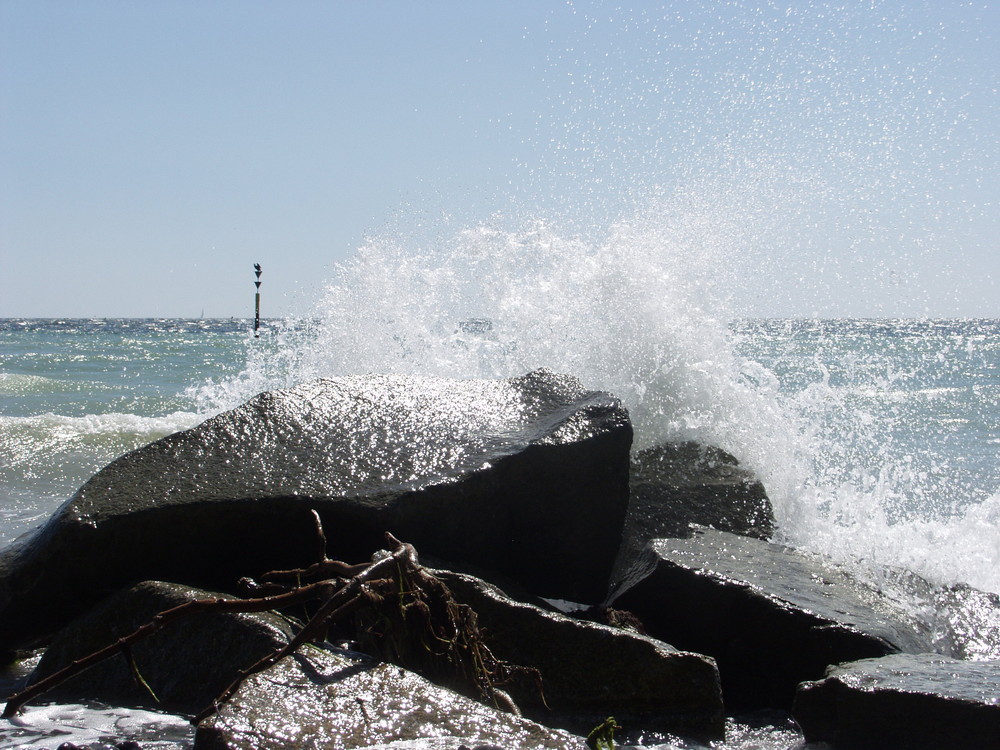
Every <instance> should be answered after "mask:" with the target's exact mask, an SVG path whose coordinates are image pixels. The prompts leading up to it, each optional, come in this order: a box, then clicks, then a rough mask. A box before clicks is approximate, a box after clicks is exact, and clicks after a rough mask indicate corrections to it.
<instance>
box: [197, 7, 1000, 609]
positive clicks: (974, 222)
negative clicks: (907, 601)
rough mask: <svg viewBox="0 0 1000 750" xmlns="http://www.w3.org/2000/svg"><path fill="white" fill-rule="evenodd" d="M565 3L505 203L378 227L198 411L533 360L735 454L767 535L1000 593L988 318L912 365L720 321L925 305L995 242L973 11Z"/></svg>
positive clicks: (875, 566) (863, 345)
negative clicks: (482, 215)
mask: <svg viewBox="0 0 1000 750" xmlns="http://www.w3.org/2000/svg"><path fill="white" fill-rule="evenodd" d="M561 12H563V13H564V15H565V17H563V16H558V17H555V16H554V18H553V27H555V26H557V25H558V24H564V25H566V28H565V29H564V31H565V33H564V34H562V36H560V37H559V38H558V39H556V38H555V36H554V37H553V40H552V41H551V42H550V44H551V50H552V51H551V54H550V56H549V69H548V70H547V71H546V82H547V85H548V89H549V90H548V92H547V93H548V98H547V101H546V102H544V103H542V104H540V105H539V108H538V112H537V116H536V124H535V130H534V131H533V132H531V133H529V134H527V135H526V136H525V142H526V144H527V145H528V146H531V147H533V148H534V149H535V151H536V152H537V153H536V154H535V157H537V162H535V161H531V160H530V159H528V160H526V161H525V163H523V164H522V165H521V169H522V172H523V174H522V175H521V176H520V177H519V178H518V179H516V180H514V181H513V184H512V188H511V190H512V193H514V195H512V196H506V197H504V198H502V199H498V202H497V204H496V210H497V214H496V215H494V216H492V217H491V218H489V219H488V220H485V221H482V220H471V221H465V222H460V224H461V226H459V228H457V229H456V228H455V227H454V226H453V222H451V221H449V220H447V219H446V218H443V219H442V220H441V222H440V225H439V226H437V227H434V228H431V229H430V230H428V229H427V227H426V225H425V226H422V227H420V228H419V229H418V228H417V227H416V224H417V223H419V222H416V221H414V226H409V227H407V226H403V227H400V228H398V229H396V230H394V231H389V230H387V231H385V232H383V233H381V234H377V235H373V236H371V237H370V238H369V239H368V240H367V242H366V243H365V244H364V246H363V247H362V248H360V249H359V250H358V252H357V253H356V255H355V256H354V257H353V258H351V259H350V260H347V261H345V262H343V263H341V264H340V265H339V266H337V268H336V271H335V274H334V278H333V279H332V280H331V282H330V283H329V286H328V287H327V288H326V289H325V291H324V292H323V294H322V295H321V299H320V300H319V302H318V303H317V306H316V309H315V310H314V311H313V313H312V315H311V316H310V317H309V318H308V319H306V320H304V321H298V322H296V323H294V324H290V325H289V326H287V327H286V328H283V329H281V330H278V331H275V332H274V333H273V335H272V336H271V337H270V338H269V339H268V340H266V341H264V340H262V341H261V345H260V346H259V347H256V348H255V349H254V350H253V351H251V353H250V361H249V363H248V366H247V368H246V370H245V371H244V372H243V373H242V374H241V375H240V376H239V377H238V378H234V379H232V380H229V381H226V382H224V383H218V384H212V385H211V386H208V387H205V388H202V389H200V390H198V391H197V392H194V393H193V395H194V396H195V397H196V399H197V400H198V403H199V404H201V407H202V409H203V410H206V411H215V410H218V409H220V408H224V407H227V406H232V405H234V404H235V403H238V402H239V401H241V400H242V399H244V398H246V397H247V396H249V395H252V394H253V393H256V392H258V391H260V390H264V389H265V388H273V387H282V386H286V385H290V384H292V383H296V382H300V381H302V380H305V379H309V378H312V377H316V376H324V375H340V374H351V373H364V372H399V373H407V374H430V375H441V376H447V377H467V378H472V377H507V376H513V375H520V374H523V373H524V372H527V371H528V370H531V369H534V368H536V367H549V368H552V369H554V370H560V371H565V372H570V373H573V374H575V375H577V376H579V377H580V378H581V379H582V380H583V381H584V383H585V384H587V385H588V386H589V387H592V388H595V389H603V390H608V391H611V392H613V393H615V394H616V395H618V396H619V397H620V398H621V399H622V400H623V401H624V403H625V404H626V406H627V407H628V409H629V411H630V413H631V415H632V418H633V421H634V424H635V427H636V445H637V447H639V448H641V447H645V446H648V445H652V444H656V443H658V442H662V441H665V440H688V439H694V440H701V441H703V442H706V443H711V444H714V445H717V446H719V447H722V448H724V449H726V450H728V451H730V452H731V453H733V454H734V455H736V456H737V458H739V459H740V460H741V461H742V462H744V463H745V464H746V465H747V466H749V467H750V468H751V469H753V470H754V471H755V472H756V473H757V474H758V476H759V477H760V478H761V480H762V481H763V483H764V485H765V487H766V488H767V490H768V493H769V495H770V497H771V499H772V502H773V504H774V507H775V514H776V517H777V521H778V526H779V535H780V537H781V540H782V541H784V542H788V543H791V544H793V545H795V546H799V547H804V548H807V549H812V550H816V551H819V552H822V553H824V554H827V555H830V556H832V557H833V558H835V559H837V560H839V561H842V562H845V563H850V564H852V565H853V564H857V563H858V561H861V565H862V567H863V568H864V569H865V570H866V571H867V574H868V575H869V576H870V577H875V578H878V577H879V576H880V575H882V571H885V570H887V569H889V568H892V567H903V568H906V569H909V570H912V571H915V572H917V573H919V574H921V575H925V576H927V577H929V578H930V579H932V580H933V581H935V582H936V583H940V584H950V583H955V582H967V583H972V584H974V585H976V586H979V587H982V588H984V589H988V590H991V591H998V592H1000V523H998V513H1000V497H998V495H997V494H996V492H997V487H998V485H1000V477H998V475H997V470H996V461H995V446H996V445H997V439H998V438H997V432H998V428H997V415H996V408H995V407H994V406H991V404H995V403H997V402H998V401H1000V399H998V393H997V384H996V376H995V371H996V370H995V368H996V362H997V356H998V352H997V348H996V344H995V343H991V341H995V339H991V336H992V335H993V333H995V326H994V327H993V328H989V327H987V328H986V329H983V330H985V331H986V333H985V334H984V333H983V330H980V331H978V332H976V331H975V330H971V329H970V330H971V332H967V333H968V335H966V334H965V333H963V334H961V336H964V344H963V346H965V347H966V353H965V355H961V352H960V351H958V350H955V351H951V350H949V347H950V346H953V344H954V342H953V341H951V338H949V336H948V335H945V334H942V333H941V332H939V331H934V330H926V331H923V332H918V333H917V334H915V335H914V336H911V337H910V338H909V339H908V342H909V343H908V344H907V345H908V346H911V348H912V349H913V351H914V352H916V353H917V354H918V355H920V356H923V357H924V361H923V362H922V363H921V364H920V366H915V365H912V363H910V362H908V361H907V357H909V356H910V354H909V353H907V352H904V351H903V350H902V349H892V348H891V347H889V348H888V349H885V350H878V348H877V346H874V345H873V344H871V342H874V341H889V342H892V341H897V340H898V336H896V334H897V333H898V331H897V330H896V329H894V328H893V326H891V325H890V326H889V329H892V330H881V329H879V328H878V326H872V327H870V328H867V329H864V330H863V331H860V332H859V331H854V332H850V331H848V332H846V333H845V332H843V331H838V330H832V329H831V330H829V331H819V332H814V335H811V336H806V337H803V336H800V335H799V332H797V331H795V330H792V331H789V332H788V333H787V335H771V333H772V332H768V331H761V330H747V329H745V328H739V327H737V330H736V331H734V330H733V328H732V327H731V325H730V323H731V321H732V320H734V319H741V318H754V317H767V316H773V315H774V314H775V312H774V311H776V310H781V309H796V310H797V311H800V312H801V311H802V310H806V311H808V313H807V314H811V315H812V317H818V314H817V313H819V312H824V313H828V314H829V315H830V317H837V316H843V315H845V314H846V315H855V316H857V315H859V313H858V312H857V311H863V312H862V313H860V314H863V315H884V314H886V311H888V312H890V313H891V314H892V315H899V314H906V315H910V316H916V317H920V316H921V315H922V314H923V310H924V309H925V308H926V303H927V302H928V300H929V299H931V297H932V296H933V295H932V294H931V292H929V291H928V288H929V287H926V286H925V285H926V282H927V279H928V277H930V276H933V277H935V278H954V277H955V274H956V273H957V272H956V271H955V270H953V269H952V264H951V259H952V258H953V257H956V256H958V255H963V254H968V253H970V252H973V251H975V252H977V253H979V254H980V257H983V258H986V257H987V256H986V255H985V254H983V253H982V240H981V239H977V236H984V235H985V234H988V233H984V232H983V231H982V230H983V229H984V228H986V229H988V228H989V226H992V224H990V222H995V219H996V212H995V209H994V208H992V207H991V206H990V204H989V203H988V202H984V201H983V199H982V197H981V195H980V193H981V191H982V188H983V186H984V185H986V184H987V183H988V180H989V179H990V177H989V175H990V174H991V172H996V171H997V170H996V169H995V167H997V152H996V149H995V139H994V138H993V137H992V132H993V129H992V127H993V124H995V123H997V107H996V97H995V91H994V96H993V97H992V98H991V97H989V96H987V95H986V94H984V93H983V92H982V91H978V89H977V87H976V85H975V84H974V83H973V81H974V79H975V71H976V69H977V66H981V65H982V64H983V61H984V59H985V58H980V57H979V56H980V55H988V54H992V53H990V52H988V50H989V49H990V45H991V41H990V39H989V29H990V28H991V26H990V24H989V23H986V22H984V21H983V19H982V18H980V17H979V16H980V15H981V14H982V13H986V11H984V10H982V9H976V8H974V7H972V6H970V5H961V6H960V7H959V6H957V5H956V6H954V7H952V5H950V4H949V5H947V7H944V6H942V7H938V6H933V7H930V6H927V5H926V4H924V5H920V6H919V7H918V6H916V5H914V6H913V7H910V6H907V5H906V4H903V5H896V4H889V3H883V2H872V3H864V4H853V5H852V4H844V5H837V4H830V3H823V2H815V3H803V4H799V3H796V4H777V3H764V4H752V3H745V2H739V1H737V2H732V3H725V4H718V3H685V4H682V5H681V4H677V5H671V4H667V5H664V6H662V7H659V8H655V9H644V10H641V11H636V12H630V11H628V10H621V9H615V10H610V9H607V8H605V7H604V6H603V5H601V4H599V3H598V4H587V3H569V4H567V6H566V7H565V8H564V9H563V11H561ZM977 14H979V15H977ZM566 29H568V30H566ZM552 33H553V34H555V32H552ZM956 49H960V50H961V54H960V55H956V54H953V52H954V50H956ZM507 203H514V204H516V205H517V206H518V207H515V208H511V209H508V208H506V204H507ZM524 206H527V207H528V208H523V207H524ZM543 216H544V217H545V218H544V219H543V218H539V217H543ZM524 217H527V218H524ZM404 221H405V220H404ZM977 231H978V232H979V235H977ZM993 236H995V233H994V235H993ZM928 269H929V270H928ZM847 277H851V278H855V279H856V285H855V286H854V287H850V288H848V287H847V286H845V284H844V279H845V278H847ZM831 283H832V285H833V286H834V287H835V288H836V289H838V290H839V292H831V291H829V289H828V287H829V286H830V285H831ZM845 290H847V291H845ZM838 294H839V296H838ZM959 296H960V295H959V293H957V292H956V293H955V297H956V299H957V298H958V297H959ZM783 303H787V304H784V305H783ZM896 328H898V326H897V327H896ZM844 341H847V342H848V344H849V346H848V347H847V348H846V349H844V350H837V343H836V342H844ZM767 342H770V343H771V344H773V345H774V350H773V351H769V350H767ZM907 351H909V350H907ZM956 351H957V352H958V354H959V355H961V356H960V357H959V358H960V359H961V362H960V363H959V364H957V365H953V364H949V363H952V362H953V361H954V355H955V354H956ZM962 356H964V359H962V358H961V357H962ZM973 360H975V361H973ZM962 367H967V368H971V369H965V370H961V369H960V368H962ZM949 368H951V369H949ZM955 368H959V369H955ZM991 368H992V369H991ZM991 372H992V373H994V374H992V375H991V374H990V373H991ZM949 374H955V375H956V377H958V380H959V381H960V382H958V383H957V384H949V383H947V382H944V381H946V380H947V377H948V375H949ZM959 376H961V377H959ZM965 376H967V378H966V379H965V380H962V377H965ZM973 376H976V377H980V380H979V381H976V382H973V381H972V380H970V379H969V378H972V377H973ZM949 388H954V389H957V391H955V393H956V394H957V395H956V396H955V397H954V398H951V397H950V396H947V395H945V396H943V397H942V398H943V401H944V402H948V403H952V402H954V403H960V402H961V403H962V404H965V406H964V407H963V408H965V409H966V411H965V412H962V413H961V414H957V415H949V414H946V413H943V412H941V411H940V410H936V407H935V406H934V405H933V404H932V403H931V400H932V399H934V398H937V396H936V395H935V394H936V393H939V392H941V393H944V394H947V393H949V391H948V389H949ZM942 389H943V390H942ZM976 389H978V390H976ZM949 399H951V400H950V401H949ZM897 400H898V403H899V406H898V408H897V406H896V404H897ZM913 404H920V405H921V406H920V408H915V407H913ZM956 408H957V407H956ZM928 425H929V427H928ZM956 435H958V436H959V437H955V436H956ZM953 438H954V439H953ZM963 440H964V441H965V442H964V443H963V442H962V441H963ZM991 441H992V442H991ZM991 446H992V447H991ZM991 451H992V454H994V455H993V456H992V457H991V456H990V452H991ZM973 453H975V454H976V456H972V455H971V454H973ZM970 466H971V467H972V469H974V471H973V474H974V477H973V479H971V480H970V479H966V478H965V476H966V475H965V473H964V472H966V471H967V470H969V467H970Z"/></svg>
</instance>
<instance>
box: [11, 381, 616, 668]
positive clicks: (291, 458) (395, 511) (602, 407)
mask: <svg viewBox="0 0 1000 750" xmlns="http://www.w3.org/2000/svg"><path fill="white" fill-rule="evenodd" d="M631 438H632V428H631V425H630V423H629V421H628V414H627V412H626V411H625V409H624V408H623V407H622V406H621V404H620V403H619V401H618V400H617V399H615V398H613V397H612V396H610V395H607V394H604V393H598V392H593V391H588V390H586V389H584V387H583V386H582V385H581V384H580V382H579V381H578V380H576V379H574V378H572V377H569V376H564V375H556V374H554V373H551V372H548V371H545V370H539V371H536V372H532V373H529V374H528V375H525V376H522V377H519V378H512V379H509V380H496V381H490V380H471V381H459V380H446V379H439V378H421V377H406V376H396V375H368V376H357V377H344V378H337V379H325V380H317V381H313V382H309V383H305V384H303V385H300V386H297V387H295V388H291V389H289V390H285V391H274V392H268V393H262V394H260V395H259V396H257V397H255V398H253V399H251V400H250V401H248V402H247V403H246V404H244V405H242V406H240V407H238V408H237V409H234V410H232V411H229V412H226V413H224V414H220V415H218V416H216V417H213V418H212V419H209V420H207V421H206V422H204V423H203V424H201V425H199V426H197V427H195V428H193V429H191V430H187V431H184V432H180V433H176V434H174V435H170V436H168V437H166V438H163V439H162V440H159V441H157V442H155V443H152V444H150V445H147V446H145V447H143V448H140V449H138V450H136V451H134V452H132V453H129V454H127V455H125V456H123V457H121V458H119V459H117V460H116V461H114V462H112V463H111V464H110V465H109V466H107V467H106V468H105V469H103V470H102V471H100V472H99V473H98V474H96V475H95V476H94V477H93V478H91V479H90V480H89V481H88V482H87V483H86V484H85V485H84V486H83V487H82V488H81V489H80V490H79V491H78V492H77V494H76V495H75V496H74V497H73V498H71V499H70V500H69V501H67V503H66V504H64V505H63V506H62V507H61V508H60V509H59V510H58V511H57V512H56V513H55V514H54V516H53V517H52V518H50V519H49V521H48V522H47V523H46V524H45V525H44V526H43V527H42V528H41V529H39V530H38V531H37V532H36V533H34V534H33V535H31V536H30V537H28V538H27V539H25V540H24V541H22V542H20V543H17V544H15V545H14V546H12V547H11V548H8V549H7V550H5V551H4V553H2V555H0V651H4V650H9V649H14V648H25V647H29V646H32V645H34V644H36V643H38V642H39V641H40V639H41V638H43V637H44V636H45V635H47V634H49V633H51V632H52V631H54V630H55V629H57V628H58V627H60V626H61V625H63V624H64V623H65V622H67V621H68V620H69V619H70V618H71V617H73V616H75V615H77V614H79V613H80V612H81V611H83V610H84V609H86V608H87V607H89V606H90V605H91V604H93V603H94V602H95V601H97V600H98V599H99V598H100V597H101V596H103V595H106V594H108V593H110V592H113V591H115V590H117V589H119V588H121V587H122V586H125V585H129V584H131V583H134V582H137V581H140V580H145V579H160V580H171V581H178V582H183V583H187V584H190V585H194V586H201V587H206V588H211V589H222V590H228V589H229V587H231V586H232V585H233V583H234V582H235V581H236V580H237V579H238V578H240V577H242V576H246V575H250V576H256V575H259V574H261V573H263V572H265V571H267V570H270V569H276V568H291V567H300V566H303V565H305V564H308V563H310V562H313V561H315V559H316V551H315V550H316V542H315V532H314V524H313V521H312V516H311V514H310V512H309V509H310V508H315V509H317V510H318V511H319V513H320V515H321V516H322V519H323V524H324V528H325V530H326V533H327V537H328V540H329V550H330V556H331V557H335V558H339V559H344V560H348V561H350V562H360V561H362V560H365V559H367V558H368V557H369V556H370V555H371V553H372V552H373V551H374V550H376V549H378V548H379V547H381V546H382V544H383V534H384V532H386V531H391V532H392V533H394V534H395V535H396V536H397V537H399V538H401V539H403V540H404V541H407V542H411V543H413V544H415V545H416V546H417V547H418V549H420V550H421V551H426V553H428V554H433V555H436V556H440V557H442V558H446V559H451V560H456V561H466V562H469V563H473V564H476V565H479V566H481V567H483V568H486V569H492V570H496V571H498V572H499V573H501V574H504V575H507V576H509V577H510V578H512V579H514V580H516V581H518V582H519V583H521V584H523V585H524V586H526V587H527V588H528V589H530V590H532V591H533V592H535V593H539V594H542V595H549V596H558V597H563V598H570V599H575V600H578V601H585V602H596V601H599V600H600V599H601V598H602V597H603V596H604V595H605V594H606V592H607V585H608V579H609V575H610V571H611V566H612V565H613V563H614V557H615V554H616V552H617V547H618V544H619V541H620V538H621V529H622V524H623V523H624V516H625V510H626V506H627V502H628V452H629V448H630V446H631Z"/></svg>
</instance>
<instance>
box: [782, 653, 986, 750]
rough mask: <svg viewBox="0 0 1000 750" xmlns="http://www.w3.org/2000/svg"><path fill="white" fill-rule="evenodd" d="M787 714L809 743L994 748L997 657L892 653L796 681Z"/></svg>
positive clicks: (917, 749) (854, 749)
mask: <svg viewBox="0 0 1000 750" xmlns="http://www.w3.org/2000/svg"><path fill="white" fill-rule="evenodd" d="M793 714H794V716H795V719H796V721H797V722H798V724H799V726H800V727H801V728H802V731H803V733H804V735H805V739H806V740H807V741H809V742H826V743H830V744H832V745H834V746H835V747H837V748H843V749H844V750H876V749H881V748H886V747H892V748H898V749H899V750H932V749H933V750H939V749H940V748H945V747H956V748H958V747H961V748H996V747H1000V661H995V660H994V661H978V662H973V661H959V660H955V659H950V658H948V657H945V656H938V655H933V654H920V655H911V654H895V655H892V656H886V657H884V658H881V659H866V660H863V661H858V662H855V663H853V664H844V665H840V666H836V667H832V668H830V670H829V672H828V674H827V676H826V677H825V678H824V679H822V680H818V681H814V682H806V683H804V684H802V685H801V686H800V687H799V689H798V692H797V693H796V696H795V704H794V707H793Z"/></svg>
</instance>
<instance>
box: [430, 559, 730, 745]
mask: <svg viewBox="0 0 1000 750" xmlns="http://www.w3.org/2000/svg"><path fill="white" fill-rule="evenodd" d="M432 572H433V573H434V575H435V576H437V577H438V578H440V579H441V580H442V581H444V582H445V584H446V585H447V586H448V587H449V588H450V589H451V591H452V593H453V594H454V595H455V598H456V600H458V601H460V602H462V603H463V604H467V605H469V606H470V607H472V609H474V610H475V611H476V612H477V614H478V615H479V624H480V627H481V628H482V629H483V630H484V632H485V633H486V634H487V645H488V646H489V648H490V650H491V651H492V652H493V654H494V655H496V656H497V657H498V658H500V659H503V660H505V661H508V662H510V663H512V664H517V665H521V666H527V667H534V668H536V669H538V670H539V672H540V673H541V676H542V688H543V690H544V700H545V702H544V703H543V702H542V699H541V695H540V693H539V690H538V686H537V685H536V684H535V682H534V681H533V680H530V679H520V680H517V681H514V682H512V683H510V684H509V685H502V686H501V688H502V689H503V690H506V691H507V692H508V693H509V694H510V695H511V697H512V698H513V699H514V702H515V703H517V705H518V707H519V708H520V709H521V711H522V712H523V713H524V715H525V716H527V717H529V718H531V719H534V720H536V721H539V722H541V723H543V724H546V725H548V726H558V727H562V728H564V729H568V730H570V731H572V732H574V733H578V734H581V733H582V734H586V733H587V732H588V731H589V730H590V729H592V728H593V727H595V726H597V725H598V724H600V723H601V722H602V721H604V720H605V719H606V718H607V717H608V716H614V717H615V719H616V720H617V721H618V722H619V723H620V724H622V725H623V726H625V727H627V728H628V729H629V730H630V731H638V730H640V729H642V730H648V731H656V732H669V733H671V734H675V735H681V736H685V737H693V738H696V739H700V740H704V741H708V740H712V739H721V738H722V737H723V736H724V721H725V719H724V715H723V708H722V691H721V688H720V686H719V675H718V671H717V670H716V668H715V664H714V662H713V661H712V660H711V659H709V658H707V657H704V656H701V655H699V654H691V653H684V652H681V651H677V650H676V649H675V648H673V647H671V646H669V645H667V644H666V643H662V642H660V641H657V640H654V639H653V638H649V637H646V636H642V635H638V634H636V633H633V632H630V631H626V630H621V629H619V628H613V627H609V626H606V625H598V624H595V623H591V622H583V621H580V620H575V619H572V618H570V617H567V616H565V615H562V614H559V613H555V612H549V611H545V610H543V609H540V608H538V607H535V606H533V605H531V604H527V603H523V602H518V601H515V600H513V599H511V598H510V597H508V596H507V595H506V594H504V592H503V591H501V590H500V589H498V588H496V587H495V586H492V585H490V584H488V583H485V582H483V581H480V580H478V579H476V578H474V577H472V576H469V575H464V574H461V573H454V572H450V571H446V570H434V571H432ZM546 704H547V705H546Z"/></svg>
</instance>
